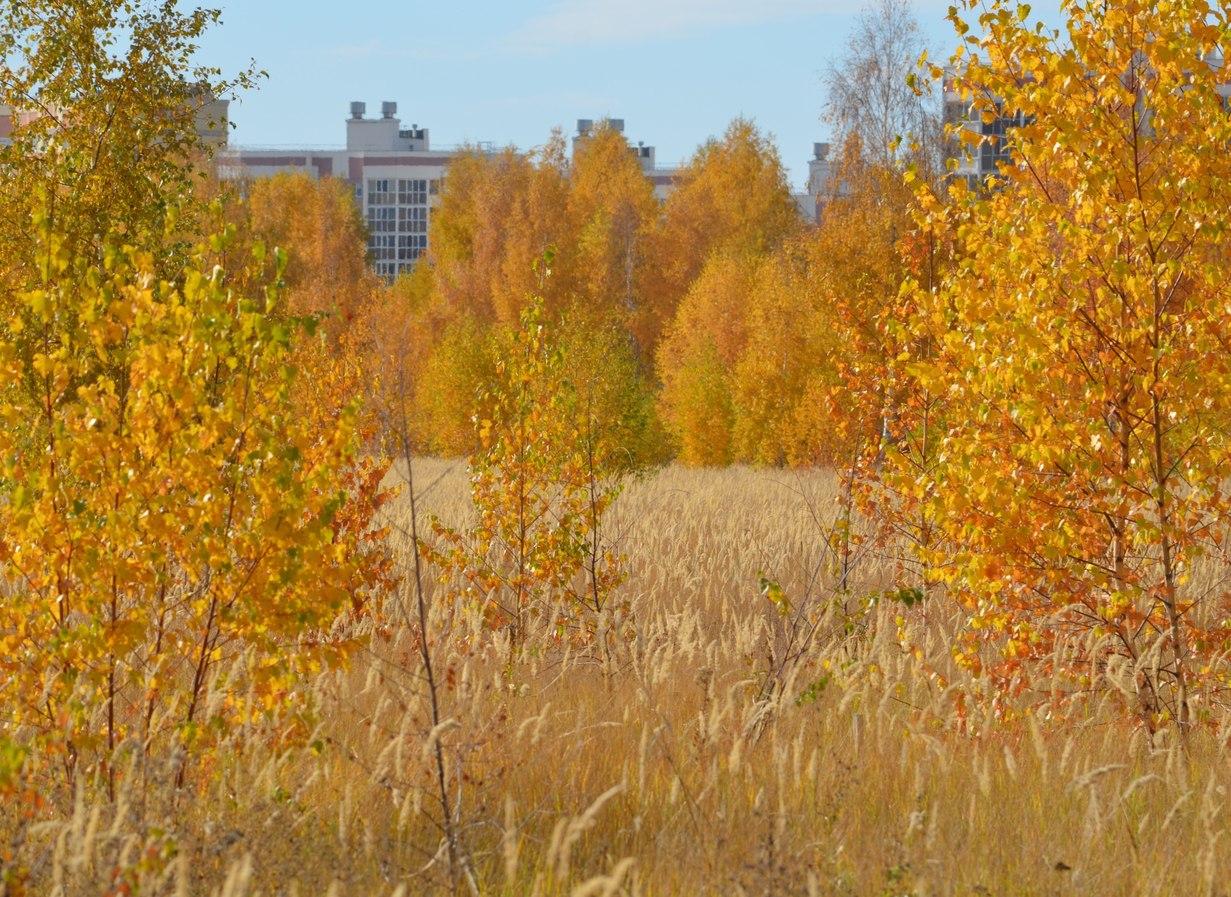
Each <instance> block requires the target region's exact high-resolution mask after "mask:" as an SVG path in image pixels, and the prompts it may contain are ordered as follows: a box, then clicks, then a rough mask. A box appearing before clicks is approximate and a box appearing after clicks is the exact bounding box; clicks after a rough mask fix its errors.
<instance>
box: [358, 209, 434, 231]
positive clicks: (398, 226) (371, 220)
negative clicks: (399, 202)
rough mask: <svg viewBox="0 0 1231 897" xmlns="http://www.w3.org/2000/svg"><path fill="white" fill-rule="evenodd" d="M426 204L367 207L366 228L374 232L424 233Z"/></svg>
mask: <svg viewBox="0 0 1231 897" xmlns="http://www.w3.org/2000/svg"><path fill="white" fill-rule="evenodd" d="M427 218H428V211H427V207H426V206H400V207H397V206H379V207H377V208H374V209H368V230H369V231H370V232H371V233H374V234H391V233H399V234H426V233H427Z"/></svg>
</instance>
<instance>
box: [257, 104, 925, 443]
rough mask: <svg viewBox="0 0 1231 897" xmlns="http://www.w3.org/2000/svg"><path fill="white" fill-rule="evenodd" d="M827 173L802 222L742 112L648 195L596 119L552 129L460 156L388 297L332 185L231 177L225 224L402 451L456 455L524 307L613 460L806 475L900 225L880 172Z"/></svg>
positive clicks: (873, 353) (872, 357)
mask: <svg viewBox="0 0 1231 897" xmlns="http://www.w3.org/2000/svg"><path fill="white" fill-rule="evenodd" d="M845 159H846V162H845V163H844V173H843V176H842V178H841V179H840V180H841V184H842V193H841V195H833V196H825V197H822V199H823V200H824V201H825V203H826V206H825V214H824V216H823V219H822V221H821V223H820V225H819V226H817V225H814V224H812V223H809V222H806V221H804V219H803V218H802V217H801V216H800V214H799V212H798V211H797V209H796V206H795V204H794V201H793V199H792V196H791V190H790V187H789V185H788V183H787V180H786V173H785V170H784V168H783V166H782V162H781V160H780V159H779V157H778V153H777V150H776V149H775V148H774V147H773V145H772V144H771V142H770V141H769V139H768V138H767V137H766V136H764V135H763V134H761V133H760V132H759V131H758V129H757V128H756V127H755V125H754V124H752V123H751V122H749V121H746V120H742V119H740V120H736V121H734V122H733V123H732V124H731V125H730V127H729V128H728V129H727V131H726V132H725V133H724V134H723V135H722V136H721V137H720V138H716V139H713V140H710V141H709V142H707V143H706V144H705V145H703V146H702V147H700V148H699V149H698V151H697V152H696V154H695V155H694V156H693V158H692V159H691V160H689V162H688V163H687V164H686V165H685V166H684V167H683V168H682V169H681V170H680V172H679V175H678V179H677V181H676V184H675V188H674V190H673V191H672V192H671V193H670V195H669V196H668V198H667V199H666V201H665V202H661V203H660V202H659V201H658V200H657V199H656V198H655V196H654V189H653V185H652V183H651V182H650V181H649V179H648V178H647V177H646V176H645V174H644V172H643V170H642V169H641V167H640V165H639V164H638V162H637V160H636V158H635V156H634V155H633V153H631V152H630V149H629V146H628V144H627V142H626V140H625V138H624V137H623V135H622V134H621V133H619V132H618V131H616V130H614V129H611V128H608V127H603V126H601V125H600V127H598V128H597V129H596V130H595V131H594V133H593V134H592V136H590V137H588V138H585V139H583V140H581V141H579V143H578V144H577V146H576V149H575V152H573V153H572V154H570V153H569V152H568V151H567V148H566V146H565V144H564V141H563V139H562V138H561V137H560V136H559V135H558V134H557V135H556V136H555V137H554V138H553V139H552V140H550V141H549V142H548V143H547V144H546V145H545V146H544V147H542V148H541V149H538V150H536V151H535V152H533V153H529V154H526V153H520V152H516V151H514V150H513V149H506V150H504V151H502V152H499V153H496V154H494V155H493V154H483V153H480V152H477V151H471V152H464V153H462V154H461V155H460V156H459V157H458V158H457V160H456V161H455V162H454V163H453V164H452V165H451V166H450V169H449V174H448V178H447V180H446V182H445V186H444V189H443V191H442V195H441V200H440V204H439V206H438V207H437V208H435V209H433V212H432V219H431V225H430V226H431V233H430V241H429V243H430V249H429V252H428V254H427V255H426V256H425V257H424V259H423V260H422V261H421V262H420V264H419V265H418V267H417V268H416V269H415V271H414V272H413V273H412V274H410V275H408V276H405V277H403V278H402V279H401V280H399V281H398V282H397V283H395V284H393V285H392V286H390V287H388V288H384V287H382V286H378V285H376V284H374V283H373V282H372V281H371V279H370V278H369V277H368V276H367V275H366V274H365V272H364V270H363V267H362V264H361V259H362V246H363V241H364V237H363V231H362V226H361V222H360V220H359V217H358V214H357V212H356V211H355V209H354V208H353V204H351V205H348V202H349V198H348V195H347V194H348V192H349V191H347V190H346V189H345V188H344V187H343V186H341V185H340V184H337V183H333V182H330V181H322V182H319V183H314V182H312V181H310V180H309V179H308V178H306V177H296V176H289V175H286V176H280V177H278V178H274V179H269V180H257V181H253V182H252V183H250V184H249V185H247V187H246V191H247V194H248V200H247V204H246V209H247V215H248V219H247V222H246V225H245V226H247V227H249V228H250V229H251V230H252V232H253V233H254V234H255V235H257V236H259V237H261V238H263V239H265V240H266V241H269V242H271V244H277V245H280V246H285V247H286V248H287V249H288V251H289V252H290V255H291V262H290V266H289V268H288V271H287V283H288V286H289V287H290V292H291V296H292V299H293V300H294V299H295V297H300V298H299V301H298V303H297V305H296V307H297V308H300V309H302V310H304V311H309V310H311V311H322V312H331V313H332V314H334V315H335V316H336V318H335V320H336V321H337V322H339V323H345V324H347V327H345V328H344V329H348V330H351V331H352V332H353V334H354V336H355V338H356V340H357V341H358V342H360V343H363V344H364V345H365V346H366V349H367V350H368V351H370V352H371V353H373V354H372V359H373V363H374V364H375V366H376V370H377V372H378V373H379V374H380V375H381V376H382V378H383V379H384V381H385V382H386V383H387V384H388V383H393V382H396V383H397V384H399V388H400V389H401V390H402V392H403V394H402V395H401V396H400V397H399V399H400V400H401V401H405V402H407V403H408V406H409V407H410V408H411V413H410V415H409V417H410V420H411V426H412V428H413V433H414V438H415V441H416V444H417V447H418V448H419V449H420V450H421V451H425V452H431V453H440V454H466V453H468V452H470V451H471V450H473V448H474V447H475V445H476V439H477V431H476V428H475V425H474V420H475V419H476V418H478V419H482V418H483V417H485V416H487V415H488V409H487V408H486V406H485V404H484V398H483V397H484V394H485V392H486V391H487V389H488V388H489V386H490V383H491V382H492V377H493V374H494V370H495V365H496V363H497V361H498V355H499V352H498V347H499V345H500V334H501V332H502V331H504V330H507V328H509V327H511V326H513V325H515V324H516V322H517V320H518V316H519V314H520V313H521V311H522V309H523V308H524V307H525V304H526V301H527V297H529V296H530V295H540V296H541V297H542V298H543V303H544V309H545V312H546V317H547V320H548V326H550V327H551V328H552V330H553V336H554V339H556V340H558V341H560V342H563V343H567V344H568V345H569V346H570V347H571V351H570V352H569V353H568V354H569V357H570V359H571V366H572V369H571V370H570V371H569V374H568V376H569V377H570V379H571V380H572V381H573V382H574V383H575V384H576V385H580V386H581V387H582V388H583V391H584V392H585V393H586V394H587V395H589V396H590V397H591V401H592V402H593V403H594V406H595V407H596V408H597V409H600V417H601V418H602V419H603V420H604V421H605V423H606V426H607V428H608V430H609V431H610V432H611V433H613V434H617V433H618V439H617V441H618V442H619V443H620V445H621V446H622V447H623V449H624V450H626V451H628V452H629V453H630V455H631V457H632V458H633V460H634V462H635V463H655V462H661V461H663V460H666V459H668V458H672V457H675V458H678V459H679V460H681V461H683V462H685V463H688V464H696V465H722V464H728V463H733V462H753V463H764V464H816V463H825V462H832V461H833V460H834V459H835V458H838V457H844V456H845V453H846V452H847V450H848V448H849V444H850V440H851V439H852V438H855V433H854V431H855V430H857V429H858V425H857V424H856V422H855V421H856V419H857V418H859V416H860V415H861V414H862V411H861V410H860V409H859V408H857V407H855V406H854V404H853V403H852V397H851V395H850V394H849V392H850V391H849V389H848V390H845V391H844V390H843V388H842V387H843V384H844V383H846V382H847V381H848V379H849V378H850V377H852V376H858V377H865V375H867V374H869V373H870V372H871V371H872V370H873V369H877V370H879V369H880V368H883V367H884V365H885V363H886V359H885V357H884V353H885V351H886V350H887V349H886V346H885V345H884V344H883V343H884V335H883V333H882V332H881V328H880V326H879V325H878V318H879V317H881V316H882V315H883V313H884V312H885V311H886V308H885V300H886V297H892V296H893V295H894V293H895V292H896V290H897V286H898V284H899V283H900V281H901V278H902V276H903V273H904V270H905V267H904V265H905V264H906V262H904V261H903V259H902V258H901V253H900V251H899V250H900V247H901V243H902V238H903V237H904V236H905V235H907V234H908V233H909V231H910V227H911V225H910V219H909V213H908V208H909V203H910V191H909V189H908V188H907V187H906V185H905V184H903V183H902V179H901V174H900V171H898V170H896V169H890V168H885V167H881V166H878V165H876V164H874V163H873V162H872V161H870V160H865V159H864V158H863V157H862V154H861V153H860V152H859V145H858V142H857V141H852V142H851V145H850V146H849V147H848V150H847V152H846V153H845ZM360 318H362V319H363V326H362V328H355V327H353V326H350V325H351V324H353V323H354V322H356V321H358V320H359V319H360ZM330 326H331V327H337V326H338V325H337V324H331V325H330Z"/></svg>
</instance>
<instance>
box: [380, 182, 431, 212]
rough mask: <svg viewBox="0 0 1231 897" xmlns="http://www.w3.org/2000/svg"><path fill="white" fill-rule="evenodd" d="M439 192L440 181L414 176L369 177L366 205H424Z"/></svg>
mask: <svg viewBox="0 0 1231 897" xmlns="http://www.w3.org/2000/svg"><path fill="white" fill-rule="evenodd" d="M439 192H440V181H435V180H433V181H429V180H426V179H415V178H410V179H407V178H369V179H368V206H369V207H371V206H392V205H403V206H425V205H427V198H428V196H435V195H436V194H437V193H439Z"/></svg>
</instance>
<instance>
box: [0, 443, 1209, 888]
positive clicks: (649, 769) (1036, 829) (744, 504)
mask: <svg viewBox="0 0 1231 897" xmlns="http://www.w3.org/2000/svg"><path fill="white" fill-rule="evenodd" d="M416 482H417V483H418V484H419V485H420V488H421V499H420V500H421V503H422V504H423V505H424V506H425V507H426V508H427V509H428V510H429V511H431V512H433V513H436V514H438V515H440V517H441V518H442V519H444V520H445V521H446V522H449V523H452V524H458V523H463V522H464V521H465V520H466V517H467V514H468V513H469V509H468V499H467V493H466V475H465V470H464V468H463V467H462V466H461V465H459V464H456V463H449V462H443V461H433V460H425V461H422V462H420V463H419V465H418V467H417V470H416ZM834 498H835V483H834V480H833V478H832V477H831V476H830V475H828V474H823V473H815V474H800V475H796V474H792V473H787V472H774V471H754V470H745V469H732V470H725V471H692V470H684V469H678V468H669V469H667V470H664V471H662V472H660V473H658V474H657V475H655V476H653V477H650V478H647V479H646V480H644V481H641V482H636V483H633V484H631V485H630V486H629V487H628V488H627V490H626V492H625V494H624V495H623V496H622V497H621V498H620V500H619V501H618V503H617V505H616V506H615V508H614V509H613V511H612V512H611V515H610V517H609V519H608V521H607V526H608V527H609V528H610V532H611V533H612V534H613V535H615V536H617V537H618V539H619V541H620V545H621V549H622V551H623V552H624V553H625V554H626V555H627V557H628V571H629V578H628V581H627V583H626V584H625V586H624V588H625V589H626V590H627V598H628V599H629V603H630V606H631V608H632V615H633V621H634V624H635V625H634V633H635V634H633V635H632V636H631V637H628V638H625V639H621V640H618V641H616V642H615V643H614V645H613V646H611V647H610V649H609V650H605V651H597V650H587V649H585V648H578V647H573V648H570V647H568V646H566V645H560V644H553V643H551V642H550V641H547V640H540V641H538V642H532V643H529V644H527V645H524V646H522V647H521V648H519V649H517V650H514V648H513V647H512V646H510V645H509V644H507V642H501V641H500V640H499V639H493V638H492V637H491V636H490V634H488V633H485V632H483V631H482V630H481V628H479V626H478V624H477V623H475V622H474V621H473V620H472V619H470V618H468V617H467V616H466V615H464V614H462V613H460V612H459V611H458V609H456V608H450V607H449V606H447V605H446V604H445V603H444V602H443V601H442V600H441V595H442V594H443V590H442V589H441V588H440V587H439V586H438V585H433V586H432V587H431V589H430V594H429V598H431V599H433V604H432V608H433V610H432V623H431V625H430V626H429V628H428V633H427V638H428V640H429V646H430V648H431V650H432V652H433V657H434V658H436V660H437V663H438V665H439V669H440V670H441V671H443V673H442V677H443V680H444V682H445V686H444V688H443V689H442V694H441V695H440V698H441V702H442V713H443V716H444V717H445V719H446V722H445V723H443V724H442V725H441V726H438V727H436V729H435V730H433V729H432V727H431V726H430V725H429V720H430V715H429V713H428V710H427V704H426V700H427V695H426V692H425V688H424V682H423V678H422V676H421V673H420V669H419V662H418V642H417V639H419V638H421V637H422V633H421V632H419V630H418V627H417V626H416V625H415V623H414V620H413V615H411V614H408V613H405V612H404V610H403V608H402V607H401V605H400V603H399V602H401V601H405V600H407V599H408V598H409V596H408V595H405V594H404V595H401V596H394V598H393V599H391V602H390V605H389V607H388V608H387V611H388V617H389V620H390V622H389V624H388V625H387V626H383V627H381V628H379V629H376V630H374V632H373V634H372V638H371V642H370V646H369V648H368V649H367V651H366V652H365V653H364V654H363V655H362V656H361V657H359V658H358V659H357V660H356V662H355V663H354V664H353V666H352V667H351V668H350V669H349V670H347V671H333V672H328V673H325V674H323V675H321V676H320V677H319V678H318V679H317V680H316V681H315V682H314V683H312V692H313V698H314V701H315V704H316V706H317V707H318V711H317V717H316V731H315V733H314V735H313V737H312V739H311V743H310V745H308V746H307V747H299V748H294V749H289V748H280V747H276V746H275V745H276V739H275V738H271V737H269V732H268V731H264V732H249V733H246V734H244V735H243V736H242V737H240V736H237V738H236V742H235V744H234V748H233V750H231V751H230V752H228V753H227V754H226V755H224V756H223V757H222V758H221V759H220V760H219V762H218V765H217V767H216V768H214V769H213V770H212V775H210V776H209V777H208V778H206V779H204V780H203V781H204V782H205V784H203V785H201V786H200V787H199V788H197V789H196V790H195V791H192V792H190V793H184V792H176V791H175V789H174V787H173V777H172V776H171V775H169V774H168V775H166V776H164V777H163V779H162V780H159V779H158V777H157V776H156V775H155V776H153V777H152V778H151V780H152V781H154V782H155V785H154V786H153V787H150V788H146V789H145V790H144V791H143V792H141V793H140V794H138V793H136V792H134V791H129V792H125V793H124V794H123V795H122V796H121V799H120V801H119V803H118V804H117V805H114V806H110V805H106V804H104V803H101V802H98V801H97V800H95V799H94V798H93V797H92V796H90V795H88V794H86V793H85V792H84V791H83V792H81V793H80V794H79V796H78V798H77V799H76V800H75V801H74V802H71V805H69V806H58V807H52V808H47V809H46V810H44V811H42V812H41V813H38V814H36V818H35V820H34V822H33V824H31V823H29V822H24V821H22V820H21V818H20V816H21V812H20V810H21V808H19V807H15V806H6V807H5V808H4V811H3V826H2V830H0V838H3V841H0V843H3V844H7V845H8V848H7V849H8V852H9V854H10V855H11V856H10V859H9V860H8V861H7V867H8V869H9V870H10V871H11V872H12V871H13V870H21V874H20V875H18V876H11V877H12V880H13V881H14V882H17V881H19V880H20V881H24V882H25V883H26V884H25V887H26V889H27V892H28V893H31V894H70V895H75V894H102V893H108V889H111V893H126V892H125V891H124V890H123V889H122V888H121V887H120V885H121V884H127V885H128V886H129V887H130V888H135V890H132V891H131V892H132V893H142V894H175V895H183V894H194V895H195V894H202V895H206V894H217V895H228V897H238V895H256V894H262V895H270V894H301V895H325V894H334V895H339V897H340V895H363V897H369V895H392V894H404V895H410V894H429V893H430V894H436V893H451V892H454V891H456V892H457V893H471V892H477V893H481V894H492V895H523V894H525V895H556V894H569V895H600V894H612V895H614V894H629V895H631V894H640V895H665V894H681V895H692V894H724V895H725V894H748V895H753V894H756V895H771V894H772V895H779V894H781V895H787V894H800V895H811V894H852V895H865V894H866V895H905V894H918V895H930V894H954V895H976V894H978V895H1017V894H1023V895H1026V894H1039V895H1054V894H1158V895H1170V894H1209V895H1214V894H1220V893H1224V892H1226V891H1229V890H1231V883H1228V882H1226V881H1224V879H1225V878H1226V873H1225V871H1224V870H1226V869H1227V868H1229V867H1228V860H1229V859H1231V838H1229V837H1228V835H1229V834H1231V832H1229V831H1228V824H1229V823H1228V818H1227V814H1226V813H1225V812H1224V805H1225V802H1226V793H1227V791H1226V789H1227V788H1228V786H1229V785H1231V768H1229V765H1228V762H1227V759H1226V757H1227V753H1226V750H1227V745H1226V739H1225V737H1219V736H1215V735H1212V734H1209V733H1196V734H1194V735H1192V736H1191V737H1190V738H1189V739H1188V741H1187V743H1181V742H1180V741H1178V740H1177V739H1176V738H1175V736H1174V734H1172V733H1163V734H1162V735H1160V736H1156V737H1151V736H1149V735H1148V734H1147V733H1145V732H1144V731H1142V730H1140V729H1135V728H1134V727H1132V726H1131V725H1130V724H1127V723H1123V722H1121V721H1119V715H1118V714H1117V713H1116V712H1115V709H1114V707H1113V706H1112V705H1111V704H1110V703H1107V704H1104V703H1100V702H1099V701H1093V702H1091V703H1090V705H1089V706H1088V707H1087V708H1085V713H1084V715H1083V716H1079V717H1069V718H1065V719H1064V720H1059V719H1054V720H1049V719H1046V718H1044V717H1043V715H1042V714H1040V715H1039V716H1038V717H1035V718H1033V719H1029V720H1027V721H1025V722H1022V723H1021V724H1018V725H1015V726H1011V727H1010V726H1004V725H1001V724H998V723H997V722H996V721H995V720H992V719H989V718H984V717H982V716H979V714H983V713H986V712H987V711H985V710H983V709H974V708H975V707H976V706H977V705H971V707H972V709H971V710H970V712H971V713H972V714H974V716H972V717H971V718H969V719H967V720H966V721H965V723H963V722H962V721H961V720H959V718H958V715H957V713H956V710H955V708H956V706H957V695H958V693H959V688H958V687H959V686H963V685H966V684H968V683H965V682H964V681H963V680H962V677H961V674H960V673H959V672H958V671H957V670H955V669H954V668H953V667H952V664H951V663H950V660H949V641H948V636H949V633H951V632H952V631H953V629H954V627H955V626H956V618H955V617H954V615H953V611H952V610H951V609H950V608H947V607H946V606H944V605H943V604H942V603H941V602H940V601H938V600H935V601H932V602H931V603H929V602H924V603H923V604H922V605H916V606H915V607H912V608H909V609H906V608H903V607H902V606H901V605H899V604H895V603H893V602H890V601H881V602H879V603H876V604H870V603H868V602H866V601H864V600H862V599H866V598H867V597H868V596H871V595H874V594H876V593H878V592H881V591H883V590H885V589H887V588H889V587H890V586H892V585H893V583H894V577H895V574H894V570H893V569H892V566H891V565H890V564H889V563H888V562H887V561H885V560H883V559H878V558H877V557H875V556H872V555H865V556H864V557H862V558H861V559H860V562H859V564H858V565H857V566H856V568H855V571H854V574H855V578H854V580H853V581H852V583H851V588H850V590H849V593H848V594H837V593H836V592H835V591H834V585H835V584H834V578H833V565H832V563H830V562H829V559H828V558H827V552H828V550H829V549H828V548H827V531H828V528H829V526H830V525H831V524H832V516H833V514H834ZM389 514H390V522H391V523H392V524H393V525H394V526H395V528H396V532H395V535H394V537H393V544H394V548H395V549H396V550H397V551H398V552H399V553H400V554H401V556H402V559H403V561H405V559H406V555H407V552H409V551H410V547H411V546H410V542H409V539H408V537H407V536H406V535H405V532H404V530H405V523H406V519H405V515H406V511H405V496H403V497H402V499H400V503H398V504H395V505H394V506H393V507H392V508H391V509H390V511H389ZM762 576H764V577H767V578H769V579H772V580H774V581H775V582H777V583H779V584H780V585H781V587H782V589H783V591H784V593H785V594H787V595H788V596H790V598H791V600H792V602H793V606H792V611H791V614H789V615H787V616H785V617H784V616H783V615H782V614H781V613H780V611H779V608H778V607H776V606H775V605H774V604H772V603H771V602H770V601H768V600H767V599H766V598H765V597H764V596H763V595H762V594H761V590H760V578H761V577H762ZM808 633H811V634H812V635H813V638H812V639H811V640H810V641H806V642H805V643H804V647H805V648H806V650H804V651H802V653H800V652H795V651H793V649H792V647H791V646H792V645H796V646H798V645H799V644H800V643H801V638H802V637H803V636H806V635H807V634H808ZM792 637H794V641H793V642H792ZM797 653H798V656H797V657H795V655H796V654H797ZM792 657H794V658H795V659H794V660H793V661H792V660H791V658H792ZM272 728H273V729H276V725H274V726H273V727H272ZM437 739H439V743H440V744H441V745H442V746H443V747H444V750H445V757H446V759H447V773H448V786H449V796H450V798H451V800H450V806H451V807H452V808H453V810H454V819H453V820H452V823H453V824H455V825H456V826H457V831H458V832H459V833H460V843H461V848H462V862H461V863H460V864H459V865H458V867H455V868H453V869H452V870H450V868H449V863H448V857H447V855H446V851H445V850H444V843H445V842H444V838H443V832H444V830H445V825H444V820H442V819H441V817H440V810H439V807H440V803H439V800H438V794H437V791H436V783H435V779H434V773H433V765H432V763H430V762H429V759H430V748H431V746H432V745H433V744H435V743H436V740H437ZM136 778H137V777H136V776H133V777H132V779H133V780H135V779H136ZM159 781H161V784H158V783H159ZM10 892H11V893H16V891H15V890H12V889H11V890H10Z"/></svg>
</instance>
